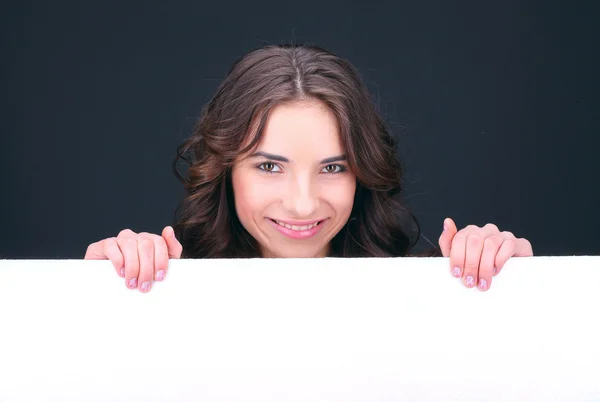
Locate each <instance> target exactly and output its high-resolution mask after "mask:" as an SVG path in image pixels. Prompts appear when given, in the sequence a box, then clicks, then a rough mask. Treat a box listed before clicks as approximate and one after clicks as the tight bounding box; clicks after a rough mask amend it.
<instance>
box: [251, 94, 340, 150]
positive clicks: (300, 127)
mask: <svg viewBox="0 0 600 402" xmlns="http://www.w3.org/2000/svg"><path fill="white" fill-rule="evenodd" d="M258 149H261V150H265V151H270V152H277V153H281V154H283V153H285V154H288V155H289V156H291V157H292V155H294V154H306V153H309V154H311V155H315V156H316V157H321V156H323V155H324V156H323V157H328V156H332V155H331V154H332V153H338V154H339V153H341V152H342V150H343V146H342V139H341V135H340V130H339V125H338V121H337V119H336V117H335V115H334V114H333V113H332V112H331V110H330V109H329V108H328V107H327V106H326V105H325V104H323V103H322V102H318V101H305V102H296V103H289V104H282V105H278V106H276V107H275V108H273V109H272V110H271V113H270V114H269V118H268V119H267V122H266V126H265V129H264V132H263V136H262V138H261V141H260V143H259V145H258Z"/></svg>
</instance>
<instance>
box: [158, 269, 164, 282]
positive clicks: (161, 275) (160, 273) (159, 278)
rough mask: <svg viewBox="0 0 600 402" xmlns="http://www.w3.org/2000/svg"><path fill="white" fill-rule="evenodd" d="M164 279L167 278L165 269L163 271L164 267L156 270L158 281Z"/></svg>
mask: <svg viewBox="0 0 600 402" xmlns="http://www.w3.org/2000/svg"><path fill="white" fill-rule="evenodd" d="M163 279H165V271H163V270H162V269H161V270H159V271H157V272H156V280H157V281H162V280H163Z"/></svg>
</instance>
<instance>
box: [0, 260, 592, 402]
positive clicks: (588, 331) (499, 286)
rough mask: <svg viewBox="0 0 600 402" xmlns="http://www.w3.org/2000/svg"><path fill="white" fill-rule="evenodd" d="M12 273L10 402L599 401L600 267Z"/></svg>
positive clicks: (1, 348)
mask: <svg viewBox="0 0 600 402" xmlns="http://www.w3.org/2000/svg"><path fill="white" fill-rule="evenodd" d="M449 271H450V270H449V260H448V259H447V258H393V259H391V258H390V259H314V260H293V259H288V260H274V259H253V260H177V261H173V260H172V261H170V268H169V273H168V274H167V277H166V279H165V281H164V282H162V283H155V285H154V288H153V289H152V291H151V292H150V293H147V294H142V293H140V292H138V291H132V290H129V289H127V288H126V287H125V284H124V280H123V279H121V278H119V277H118V276H117V275H116V273H115V271H114V269H113V268H112V265H111V263H110V262H108V261H81V260H51V261H46V260H33V261H31V260H4V261H0V402H8V401H11V402H12V401H34V400H35V401H73V402H75V401H77V402H82V401H102V402H105V401H273V402H275V401H277V402H282V401H343V402H351V401H368V402H373V401H378V402H381V401H436V402H437V401H461V402H466V401H527V402H532V401H544V402H547V401H569V402H571V401H600V312H599V309H600V256H594V257H531V258H513V259H511V260H510V261H509V262H508V263H507V265H506V266H505V268H504V270H503V271H502V272H501V273H500V275H498V276H497V277H496V278H494V280H493V282H492V286H491V289H490V290H489V291H488V292H480V291H478V290H476V289H467V288H465V287H464V286H463V285H462V284H461V283H460V282H459V280H457V279H454V278H453V277H452V276H451V275H450V272H449Z"/></svg>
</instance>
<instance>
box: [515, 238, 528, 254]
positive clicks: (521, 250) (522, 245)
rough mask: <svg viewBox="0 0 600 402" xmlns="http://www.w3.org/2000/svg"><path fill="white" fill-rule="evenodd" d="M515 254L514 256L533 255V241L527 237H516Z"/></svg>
mask: <svg viewBox="0 0 600 402" xmlns="http://www.w3.org/2000/svg"><path fill="white" fill-rule="evenodd" d="M516 242H517V244H516V248H515V254H514V255H513V257H533V249H532V247H531V243H530V242H529V240H527V239H516Z"/></svg>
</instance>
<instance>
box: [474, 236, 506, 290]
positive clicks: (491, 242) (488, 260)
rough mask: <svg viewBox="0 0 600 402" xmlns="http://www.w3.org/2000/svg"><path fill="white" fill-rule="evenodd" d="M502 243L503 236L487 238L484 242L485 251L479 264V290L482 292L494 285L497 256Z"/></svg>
mask: <svg viewBox="0 0 600 402" xmlns="http://www.w3.org/2000/svg"><path fill="white" fill-rule="evenodd" d="M502 242H503V239H502V236H499V235H496V236H490V237H486V238H485V240H484V241H483V251H482V253H481V261H480V262H479V282H478V284H477V288H478V289H479V290H481V291H486V290H488V289H489V288H490V286H491V284H492V278H493V276H494V268H495V263H496V254H498V250H499V249H500V246H501V245H502Z"/></svg>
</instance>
